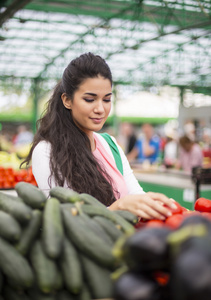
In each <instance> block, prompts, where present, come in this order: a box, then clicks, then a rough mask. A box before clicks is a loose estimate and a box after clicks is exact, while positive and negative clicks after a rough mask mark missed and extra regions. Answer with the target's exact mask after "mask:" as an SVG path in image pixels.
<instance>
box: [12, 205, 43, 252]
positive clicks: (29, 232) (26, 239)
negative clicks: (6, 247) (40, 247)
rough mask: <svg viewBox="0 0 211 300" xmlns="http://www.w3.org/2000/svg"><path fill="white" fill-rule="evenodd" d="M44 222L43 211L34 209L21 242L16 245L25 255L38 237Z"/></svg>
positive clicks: (24, 229)
mask: <svg viewBox="0 0 211 300" xmlns="http://www.w3.org/2000/svg"><path fill="white" fill-rule="evenodd" d="M41 223H42V213H41V211H40V210H38V209H35V210H33V211H32V218H31V220H30V221H29V224H27V226H25V227H24V228H23V231H22V234H21V237H20V240H19V242H18V243H17V244H16V245H15V247H16V249H17V250H18V251H19V252H20V253H21V254H23V255H26V254H28V251H29V250H30V247H31V245H32V243H33V241H34V240H35V238H36V237H37V235H38V233H39V231H40V228H41Z"/></svg>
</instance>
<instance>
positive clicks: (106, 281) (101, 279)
mask: <svg viewBox="0 0 211 300" xmlns="http://www.w3.org/2000/svg"><path fill="white" fill-rule="evenodd" d="M81 261H82V265H83V270H84V277H85V281H86V282H87V285H88V287H89V290H90V292H91V296H92V298H93V299H104V298H112V296H113V282H112V279H111V271H110V270H108V269H106V268H104V267H102V266H100V265H98V264H97V263H95V262H94V261H93V260H91V259H90V258H88V257H86V256H85V255H81Z"/></svg>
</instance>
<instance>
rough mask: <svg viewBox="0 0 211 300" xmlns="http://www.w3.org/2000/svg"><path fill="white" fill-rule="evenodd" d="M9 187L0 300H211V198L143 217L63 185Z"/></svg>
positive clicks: (2, 216) (3, 197)
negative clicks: (46, 189)
mask: <svg viewBox="0 0 211 300" xmlns="http://www.w3.org/2000/svg"><path fill="white" fill-rule="evenodd" d="M15 190H16V192H17V196H13V195H8V194H5V193H4V192H2V191H0V300H19V299H21V300H28V299H31V300H72V299H73V300H83V299H84V300H91V299H112V300H201V299H203V300H208V299H209V300H210V299H211V285H210V282H211V219H210V214H211V208H210V203H211V200H209V199H204V198H199V199H198V200H197V201H196V203H195V211H189V210H187V209H185V208H183V207H181V206H180V205H179V204H177V209H176V210H172V216H171V217H169V218H167V219H166V220H165V221H159V220H148V221H147V220H139V218H138V217H137V216H135V215H133V214H132V213H130V212H129V211H115V212H114V211H110V210H108V209H107V208H106V207H105V206H104V205H103V204H101V203H100V202H99V201H98V200H97V199H96V198H94V197H92V196H90V195H88V194H85V193H82V194H79V193H77V192H74V191H72V190H68V189H65V188H62V187H54V188H52V189H51V190H50V197H48V198H47V197H46V196H45V194H44V193H43V192H42V191H41V190H40V189H39V188H38V187H36V186H35V185H33V184H30V183H27V182H24V181H21V182H18V183H17V184H16V185H15ZM175 217H177V220H176V221H175V220H174V221H173V218H175Z"/></svg>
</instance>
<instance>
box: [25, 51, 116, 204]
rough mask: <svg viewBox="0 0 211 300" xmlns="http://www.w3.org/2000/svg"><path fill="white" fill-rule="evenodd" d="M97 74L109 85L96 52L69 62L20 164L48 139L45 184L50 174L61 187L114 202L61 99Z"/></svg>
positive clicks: (108, 184) (108, 180) (86, 142)
mask: <svg viewBox="0 0 211 300" xmlns="http://www.w3.org/2000/svg"><path fill="white" fill-rule="evenodd" d="M99 75H100V76H102V77H104V78H106V79H109V81H110V82H111V85H112V75H111V71H110V68H109V66H108V65H107V63H106V62H105V60H104V59H103V58H101V57H100V56H98V55H94V54H92V53H85V54H82V55H81V56H79V57H78V58H76V59H74V60H72V61H71V62H70V63H69V65H68V66H67V68H66V69H65V70H64V73H63V76H62V79H61V81H60V82H59V83H58V84H57V85H56V87H55V89H54V91H53V94H52V96H51V98H50V99H49V101H48V103H47V107H46V110H45V112H44V115H43V116H42V117H41V118H40V119H39V120H38V121H37V131H36V133H35V136H34V140H33V143H32V147H31V150H30V152H29V155H28V157H27V158H26V160H25V161H24V162H23V163H27V164H29V163H30V160H31V158H32V152H33V150H34V148H35V147H36V145H37V144H38V143H39V142H40V141H42V140H44V141H47V142H50V144H51V153H50V170H51V175H50V177H49V180H48V182H49V186H50V187H51V179H52V177H53V178H54V179H55V182H56V185H59V186H64V183H65V182H66V183H67V185H68V187H69V188H72V189H73V190H75V191H77V192H79V193H88V194H90V195H92V196H94V197H96V198H97V199H98V200H99V201H101V202H102V203H104V204H105V205H110V204H111V203H113V202H114V201H115V197H114V193H113V189H112V180H111V178H110V176H109V174H107V173H106V171H105V170H104V169H103V167H102V166H100V164H99V163H98V162H97V161H96V159H95V158H94V156H93V154H92V151H91V145H90V141H89V138H88V137H87V135H86V134H85V133H84V132H83V131H82V130H81V129H79V128H78V127H77V126H76V125H75V123H74V121H73V119H72V116H71V113H70V111H69V110H68V109H67V108H65V106H64V105H63V103H62V100H61V95H62V94H63V93H66V94H67V95H68V96H69V97H70V98H72V99H73V96H74V93H75V91H76V90H77V89H78V88H79V86H80V84H81V83H82V82H83V81H84V80H85V79H87V78H95V77H97V76H99Z"/></svg>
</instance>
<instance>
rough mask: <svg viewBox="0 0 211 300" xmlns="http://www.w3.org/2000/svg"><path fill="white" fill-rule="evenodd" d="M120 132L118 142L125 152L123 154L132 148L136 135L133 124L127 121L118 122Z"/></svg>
mask: <svg viewBox="0 0 211 300" xmlns="http://www.w3.org/2000/svg"><path fill="white" fill-rule="evenodd" d="M120 134H121V137H122V139H121V137H120V138H119V141H120V144H121V146H122V148H123V150H124V152H125V154H129V153H130V152H131V151H132V149H133V148H134V146H135V144H136V141H137V137H136V133H135V129H134V126H133V124H131V123H128V122H123V123H121V124H120Z"/></svg>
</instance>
